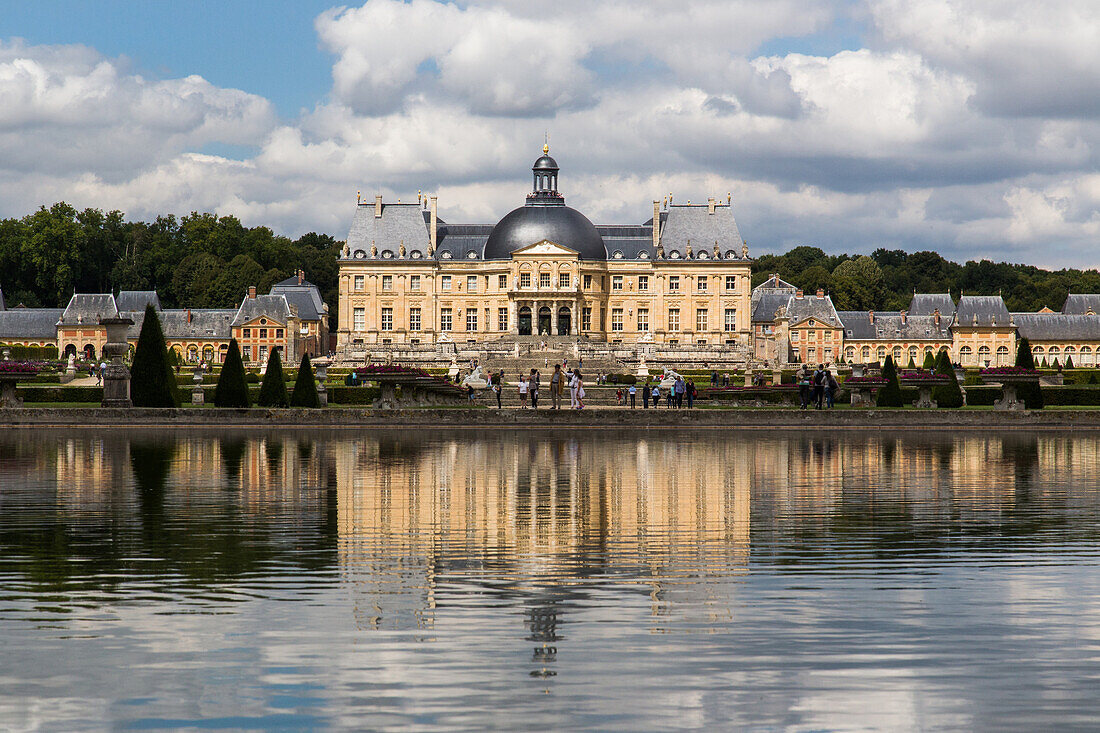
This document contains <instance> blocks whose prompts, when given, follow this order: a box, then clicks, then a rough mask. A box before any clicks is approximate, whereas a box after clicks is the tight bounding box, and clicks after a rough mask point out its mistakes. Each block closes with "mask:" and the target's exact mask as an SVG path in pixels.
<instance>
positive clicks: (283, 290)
mask: <svg viewBox="0 0 1100 733" xmlns="http://www.w3.org/2000/svg"><path fill="white" fill-rule="evenodd" d="M271 295H282V296H284V297H285V298H286V299H287V302H288V303H290V304H291V305H292V306H294V308H295V310H296V311H297V312H298V318H299V319H301V320H303V321H319V320H321V319H322V318H323V317H324V315H325V301H324V300H323V299H322V298H321V291H320V290H318V289H317V286H316V285H314V284H313V283H311V282H309V281H308V280H306V279H304V278H303V279H302V281H301V282H299V281H298V277H297V276H294V277H288V278H287V279H286V280H283V281H282V282H280V283H276V284H275V285H273V286H272V287H271Z"/></svg>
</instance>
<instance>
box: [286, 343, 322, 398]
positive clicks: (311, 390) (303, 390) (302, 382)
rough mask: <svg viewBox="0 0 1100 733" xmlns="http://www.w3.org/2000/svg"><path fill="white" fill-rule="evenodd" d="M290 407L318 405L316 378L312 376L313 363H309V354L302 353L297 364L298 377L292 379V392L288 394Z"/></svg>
mask: <svg viewBox="0 0 1100 733" xmlns="http://www.w3.org/2000/svg"><path fill="white" fill-rule="evenodd" d="M290 406H291V407H320V406H321V399H320V398H319V397H318V396H317V380H316V379H314V378H313V365H311V364H310V363H309V354H302V363H301V364H299V365H298V377H297V378H296V379H295V380H294V392H293V393H292V394H291V395H290Z"/></svg>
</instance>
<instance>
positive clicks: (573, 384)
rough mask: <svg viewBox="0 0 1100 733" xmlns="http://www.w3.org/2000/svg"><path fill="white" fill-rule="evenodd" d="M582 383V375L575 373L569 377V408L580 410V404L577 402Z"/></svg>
mask: <svg viewBox="0 0 1100 733" xmlns="http://www.w3.org/2000/svg"><path fill="white" fill-rule="evenodd" d="M580 382H581V378H580V373H579V372H576V371H574V372H573V373H572V374H571V375H570V377H569V407H571V408H572V409H574V410H578V409H580V402H579V401H578V400H577V387H579V386H580Z"/></svg>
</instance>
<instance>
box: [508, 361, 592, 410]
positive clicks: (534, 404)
mask: <svg viewBox="0 0 1100 733" xmlns="http://www.w3.org/2000/svg"><path fill="white" fill-rule="evenodd" d="M565 363H566V362H563V363H562V364H554V372H553V373H552V374H551V375H550V378H549V380H548V389H549V391H550V409H551V410H560V409H561V402H562V396H563V395H564V393H565V391H566V389H568V390H569V406H570V407H571V408H572V409H574V410H583V409H584V377H583V375H582V374H581V370H580V368H579V367H578V368H576V369H570V370H569V371H565V369H564V364H565ZM491 388H492V390H493V393H494V394H495V395H496V398H497V407H498V408H501V407H503V405H502V401H501V394H502V393H503V391H504V370H503V369H502V370H501V371H500V372H499V373H497V374H494V375H493V377H492V380H491ZM518 390H519V404H520V409H527V407H528V406H530V407H531V409H533V410H537V409H538V407H539V396H540V392H541V391H542V374H541V373H539V370H538V369H534V368H533V369H531V373H530V374H520V376H519V384H518Z"/></svg>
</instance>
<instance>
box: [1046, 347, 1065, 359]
mask: <svg viewBox="0 0 1100 733" xmlns="http://www.w3.org/2000/svg"><path fill="white" fill-rule="evenodd" d="M1049 353H1050V358H1052V359H1053V358H1055V357H1057V356H1058V355H1060V354H1061V353H1062V350H1061V349H1059V348H1058V347H1057V346H1051V347H1050V352H1049Z"/></svg>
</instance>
